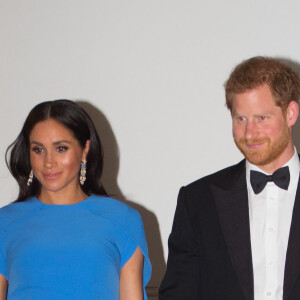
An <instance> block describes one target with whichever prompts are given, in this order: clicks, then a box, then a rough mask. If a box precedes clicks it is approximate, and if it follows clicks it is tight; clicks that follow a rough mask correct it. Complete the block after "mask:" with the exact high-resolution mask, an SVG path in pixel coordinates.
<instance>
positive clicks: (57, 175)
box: [43, 172, 61, 180]
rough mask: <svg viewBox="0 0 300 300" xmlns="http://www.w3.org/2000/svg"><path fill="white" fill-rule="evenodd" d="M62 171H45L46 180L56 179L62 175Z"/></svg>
mask: <svg viewBox="0 0 300 300" xmlns="http://www.w3.org/2000/svg"><path fill="white" fill-rule="evenodd" d="M60 174H61V172H55V173H54V172H51V173H44V174H43V176H44V178H45V179H46V180H54V179H56V178H58V177H59V176H60Z"/></svg>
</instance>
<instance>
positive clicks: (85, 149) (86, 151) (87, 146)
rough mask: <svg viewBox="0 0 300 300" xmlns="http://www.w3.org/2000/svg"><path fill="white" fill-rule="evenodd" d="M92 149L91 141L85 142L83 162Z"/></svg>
mask: <svg viewBox="0 0 300 300" xmlns="http://www.w3.org/2000/svg"><path fill="white" fill-rule="evenodd" d="M89 149H90V140H87V141H86V142H85V145H84V148H83V152H82V160H86V157H87V154H88V152H89Z"/></svg>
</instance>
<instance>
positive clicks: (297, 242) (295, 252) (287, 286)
mask: <svg viewBox="0 0 300 300" xmlns="http://www.w3.org/2000/svg"><path fill="white" fill-rule="evenodd" d="M299 185H300V182H298V188H297V192H296V198H295V204H294V209H293V217H292V223H291V229H290V235H289V242H288V248H287V253H286V262H285V270H284V285H283V299H284V300H286V299H288V296H289V294H290V292H291V290H292V288H293V286H294V284H295V281H296V279H297V277H298V276H299V274H300V188H299Z"/></svg>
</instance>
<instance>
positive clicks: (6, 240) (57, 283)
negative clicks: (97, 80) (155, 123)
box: [0, 100, 151, 300]
mask: <svg viewBox="0 0 300 300" xmlns="http://www.w3.org/2000/svg"><path fill="white" fill-rule="evenodd" d="M7 157H8V158H7V164H8V166H9V169H10V171H11V173H12V175H13V176H14V178H15V179H16V180H17V182H18V185H19V195H18V199H17V200H16V201H15V202H14V203H12V204H10V205H7V206H5V207H3V208H1V209H0V300H4V299H9V300H27V299H28V300H29V299H34V300H41V299H43V300H50V299H51V300H55V299H59V300H72V299H74V300H89V299H94V300H96V299H97V300H99V299H101V300H119V299H120V300H142V299H147V296H146V292H145V286H146V284H147V282H148V281H149V279H150V275H151V264H150V261H149V257H148V250H147V244H146V239H145V234H144V230H143V223H142V220H141V217H140V215H139V214H138V213H137V212H136V211H135V210H133V209H132V208H130V207H129V206H127V205H126V204H124V203H121V202H119V201H117V200H114V199H111V198H109V197H107V196H106V194H105V192H104V189H103V187H102V185H101V180H100V178H101V172H102V165H103V160H102V149H101V144H100V140H99V137H98V134H97V132H96V129H95V126H94V124H93V122H92V121H91V119H90V117H89V116H88V114H87V113H86V112H85V111H84V110H83V109H82V108H80V107H79V106H78V105H77V104H76V103H74V102H72V101H69V100H55V101H47V102H43V103H40V104H38V105H37V106H35V107H34V108H33V109H32V111H31V112H30V113H29V115H28V117H27V119H26V121H25V123H24V126H23V128H22V130H21V132H20V134H19V136H18V137H17V139H16V140H15V142H14V143H13V144H12V145H10V146H9V147H8V151H7Z"/></svg>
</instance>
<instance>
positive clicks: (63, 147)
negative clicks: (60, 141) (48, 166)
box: [56, 146, 68, 152]
mask: <svg viewBox="0 0 300 300" xmlns="http://www.w3.org/2000/svg"><path fill="white" fill-rule="evenodd" d="M56 150H57V152H64V151H66V150H68V147H66V146H58V147H57V148H56Z"/></svg>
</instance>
